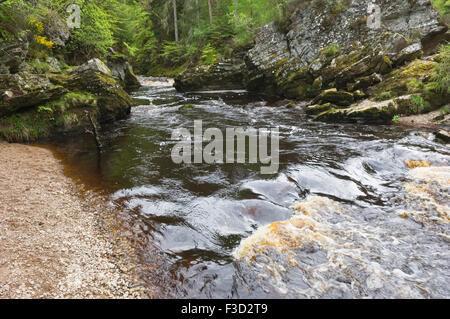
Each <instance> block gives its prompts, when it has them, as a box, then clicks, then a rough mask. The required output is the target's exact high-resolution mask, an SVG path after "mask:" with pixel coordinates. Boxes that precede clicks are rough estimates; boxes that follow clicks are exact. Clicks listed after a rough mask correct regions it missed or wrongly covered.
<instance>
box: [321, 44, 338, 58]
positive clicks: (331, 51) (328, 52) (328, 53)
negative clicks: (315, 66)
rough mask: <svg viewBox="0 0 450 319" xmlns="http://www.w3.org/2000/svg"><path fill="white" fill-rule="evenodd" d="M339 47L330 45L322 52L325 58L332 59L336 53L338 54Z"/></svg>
mask: <svg viewBox="0 0 450 319" xmlns="http://www.w3.org/2000/svg"><path fill="white" fill-rule="evenodd" d="M339 50H340V48H339V46H338V45H337V44H333V45H330V46H329V47H328V48H326V49H325V50H324V53H325V55H326V56H327V57H333V56H335V55H336V54H337V53H339Z"/></svg>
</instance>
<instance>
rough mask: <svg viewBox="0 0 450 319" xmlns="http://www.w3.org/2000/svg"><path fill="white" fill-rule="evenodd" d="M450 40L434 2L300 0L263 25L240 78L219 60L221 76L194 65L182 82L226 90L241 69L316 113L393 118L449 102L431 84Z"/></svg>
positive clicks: (251, 82)
mask: <svg viewBox="0 0 450 319" xmlns="http://www.w3.org/2000/svg"><path fill="white" fill-rule="evenodd" d="M449 39H450V33H449V32H448V27H447V26H446V25H445V24H443V23H442V22H441V19H440V15H439V13H438V12H437V10H436V9H435V8H434V7H433V6H432V4H431V2H430V1H429V0H414V1H411V0H397V1H390V0H377V1H371V0H358V1H357V0H353V1H352V0H335V1H328V0H304V1H297V2H296V9H295V10H294V11H293V12H292V15H291V16H290V18H289V19H287V20H285V21H278V22H273V23H271V24H269V25H266V26H264V27H263V28H261V29H260V31H259V32H258V33H257V34H256V35H255V41H254V45H253V47H252V48H250V49H249V50H248V51H247V54H246V55H245V57H244V61H245V64H239V67H237V68H234V69H233V70H234V72H233V77H230V76H220V74H219V75H218V73H220V72H216V71H217V70H218V68H217V67H214V66H213V67H211V68H210V69H211V70H213V71H214V72H215V73H216V74H212V72H210V71H205V70H203V71H202V72H197V71H195V70H193V71H190V72H187V73H186V74H184V75H182V76H180V77H179V78H178V79H176V83H177V85H176V87H177V88H178V89H180V90H183V89H185V88H186V87H190V88H195V89H207V88H208V87H210V86H213V87H222V88H224V89H226V88H228V87H231V83H229V82H231V81H232V80H233V79H234V78H238V76H237V75H236V72H238V73H240V74H241V75H242V81H241V82H240V83H238V84H239V85H240V86H241V87H243V88H244V87H245V88H247V89H248V90H250V91H255V92H260V93H265V94H268V95H274V96H279V97H287V98H291V99H300V100H312V104H313V105H312V106H311V107H310V108H309V109H308V110H307V111H308V112H310V113H311V114H314V115H318V116H317V117H316V118H317V119H320V120H332V121H334V120H340V121H352V122H353V121H359V120H364V121H373V122H386V121H388V120H390V119H392V117H393V116H394V115H398V114H415V113H421V112H425V111H428V110H430V109H435V108H438V107H440V106H441V105H442V104H444V103H445V102H446V99H447V100H448V94H447V95H446V94H443V95H442V92H434V91H433V90H432V89H430V88H432V87H433V85H432V84H433V83H430V82H432V78H433V76H432V74H433V72H435V71H434V66H435V65H436V61H435V59H436V58H438V56H433V55H434V54H435V53H437V52H439V49H440V45H441V44H442V43H445V42H446V41H448V40H449ZM425 56H426V57H427V58H426V59H424V58H423V57H425ZM421 59H422V60H421ZM412 61H414V64H411V65H410V66H409V64H410V63H411V62H412ZM239 63H240V62H239ZM236 70H237V71H236ZM211 75H214V76H211ZM205 79H207V81H205ZM205 82H206V83H207V86H206V87H205V86H204V83H205ZM411 83H412V84H414V85H411ZM187 84H189V85H187ZM234 84H236V83H234ZM444 86H445V85H444ZM427 88H428V89H427ZM366 98H370V99H372V101H368V100H365V99H366ZM397 98H400V99H397ZM372 102H377V103H372ZM378 102H382V103H378ZM416 104H418V105H416ZM355 107H356V111H355ZM343 109H345V110H343ZM324 112H326V114H325V113H324ZM322 113H324V114H322ZM381 113H382V116H379V115H380V114H381ZM349 114H351V116H348V115H349Z"/></svg>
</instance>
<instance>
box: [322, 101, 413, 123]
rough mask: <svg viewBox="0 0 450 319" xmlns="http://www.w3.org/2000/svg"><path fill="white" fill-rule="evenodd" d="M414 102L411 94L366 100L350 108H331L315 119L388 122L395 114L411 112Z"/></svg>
mask: <svg viewBox="0 0 450 319" xmlns="http://www.w3.org/2000/svg"><path fill="white" fill-rule="evenodd" d="M413 103H414V97H413V96H411V95H405V96H401V97H398V98H395V99H390V100H387V101H372V100H369V99H367V100H364V101H362V102H360V103H356V104H354V105H352V106H350V107H348V108H336V107H335V108H331V109H329V110H326V111H324V112H322V113H320V114H318V115H317V116H316V117H315V118H314V119H315V120H317V121H323V122H348V123H380V124H387V123H390V122H391V121H392V118H393V117H394V116H395V115H401V114H410V113H413V111H411V110H410V108H411V106H412V105H413Z"/></svg>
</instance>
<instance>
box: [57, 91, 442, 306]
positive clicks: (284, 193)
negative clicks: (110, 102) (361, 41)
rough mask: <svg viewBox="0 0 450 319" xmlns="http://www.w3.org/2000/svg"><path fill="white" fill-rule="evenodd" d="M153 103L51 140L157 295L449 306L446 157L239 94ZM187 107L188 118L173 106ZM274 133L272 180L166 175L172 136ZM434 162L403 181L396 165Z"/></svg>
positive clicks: (195, 170) (377, 131)
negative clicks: (130, 245) (244, 130)
mask: <svg viewBox="0 0 450 319" xmlns="http://www.w3.org/2000/svg"><path fill="white" fill-rule="evenodd" d="M134 95H135V97H139V98H145V99H149V100H150V101H151V105H148V106H140V107H135V108H133V110H132V114H131V116H130V117H129V118H128V119H126V120H123V121H121V122H119V123H115V124H114V125H111V126H108V127H104V128H103V133H102V136H101V138H102V142H103V144H104V149H103V153H102V154H101V156H98V155H97V152H96V150H95V144H94V141H93V138H92V137H91V136H84V137H76V138H65V139H64V140H62V141H60V142H58V143H56V149H57V151H58V152H59V153H60V154H62V156H63V158H64V160H65V162H66V163H67V164H68V167H69V168H70V171H71V174H72V175H74V176H76V177H77V178H79V180H80V181H81V182H83V183H84V184H85V185H87V186H88V187H90V188H93V189H96V190H99V191H102V192H104V193H105V194H107V195H108V196H109V198H110V201H111V205H113V206H114V207H116V208H117V210H118V211H119V212H120V214H119V216H120V218H121V219H123V220H124V221H125V222H126V224H127V225H128V228H129V232H128V233H127V234H126V235H127V236H129V237H130V238H133V239H134V240H135V241H136V242H137V243H138V245H139V249H138V250H137V251H136V253H137V254H139V258H140V260H141V262H140V263H141V265H140V271H141V275H142V277H143V278H144V279H145V280H146V281H147V283H148V284H149V285H151V286H152V287H154V290H155V296H157V297H194V298H197V297H206V298H209V297H219V298H222V297H224V298H244V297H248V298H265V297H273V298H314V297H317V298H320V297H332V298H353V297H355V298H362V297H374V298H384V297H404V298H408V297H419V298H429V297H446V298H449V297H450V288H449V287H450V271H449V270H450V258H449V257H450V253H449V242H450V237H449V235H450V234H449V226H448V219H449V215H448V214H449V211H448V204H449V185H450V173H449V170H448V166H449V164H450V151H449V149H448V148H447V147H446V146H445V145H442V144H439V143H437V142H435V141H433V140H432V139H431V138H429V137H428V136H427V135H426V134H418V132H417V130H413V129H404V128H398V127H395V126H365V125H341V124H324V123H317V122H312V121H311V120H310V119H308V117H307V116H306V115H305V114H304V113H303V111H302V110H301V108H296V107H294V108H289V107H283V106H277V104H279V103H276V102H273V101H268V99H266V98H264V97H261V96H253V95H250V94H248V93H246V92H241V91H235V92H220V91H218V92H197V93H191V94H181V93H177V92H176V91H175V90H174V89H173V88H172V87H171V86H169V85H163V84H159V85H158V86H146V87H143V88H142V89H141V90H140V91H139V92H136V93H135V94H134ZM186 104H193V105H194V106H195V107H193V108H182V107H183V106H184V105H186ZM197 119H202V120H203V127H204V129H206V128H209V127H217V128H219V129H221V130H222V131H223V132H225V129H226V128H227V127H254V128H263V127H264V128H271V127H279V129H280V137H281V139H280V162H281V165H280V170H279V173H278V174H276V175H261V174H260V166H259V165H255V164H215V165H213V164H183V165H178V164H174V163H173V162H172V161H171V158H170V154H171V149H172V147H173V146H174V144H175V143H176V141H172V140H171V133H172V130H173V129H175V128H179V127H185V128H189V129H190V130H191V131H192V130H193V122H194V120H197ZM410 160H421V161H426V160H428V161H430V163H431V165H432V166H433V168H417V169H414V170H410V168H408V166H407V165H405V161H410Z"/></svg>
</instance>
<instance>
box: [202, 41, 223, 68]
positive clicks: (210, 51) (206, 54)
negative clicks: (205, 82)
mask: <svg viewBox="0 0 450 319" xmlns="http://www.w3.org/2000/svg"><path fill="white" fill-rule="evenodd" d="M218 56H219V52H217V50H216V49H215V48H214V47H213V46H212V45H211V44H210V43H208V44H207V45H206V46H205V47H204V48H203V51H202V56H201V58H202V63H203V64H206V65H211V64H214V63H216V62H217V59H218Z"/></svg>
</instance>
